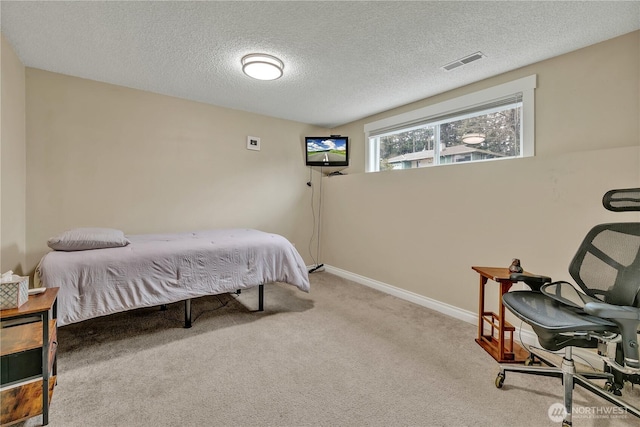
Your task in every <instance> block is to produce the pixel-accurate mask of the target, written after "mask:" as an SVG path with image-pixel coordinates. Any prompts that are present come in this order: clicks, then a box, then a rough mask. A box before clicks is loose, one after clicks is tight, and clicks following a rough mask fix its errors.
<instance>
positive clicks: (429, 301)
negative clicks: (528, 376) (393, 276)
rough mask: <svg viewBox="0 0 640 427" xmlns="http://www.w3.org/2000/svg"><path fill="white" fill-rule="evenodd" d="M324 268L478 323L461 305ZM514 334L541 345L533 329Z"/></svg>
mask: <svg viewBox="0 0 640 427" xmlns="http://www.w3.org/2000/svg"><path fill="white" fill-rule="evenodd" d="M324 269H325V271H326V272H327V273H331V274H335V275H336V276H338V277H342V278H344V279H347V280H351V281H353V282H356V283H359V284H361V285H364V286H368V287H370V288H373V289H376V290H378V291H380V292H384V293H386V294H389V295H393V296H395V297H398V298H400V299H403V300H405V301H409V302H412V303H414V304H418V305H420V306H422V307H426V308H430V309H432V310H435V311H438V312H440V313H442V314H446V315H447V316H451V317H453V318H456V319H459V320H462V321H464V322H467V323H471V324H472V325H477V324H478V314H477V313H474V312H472V311H469V310H465V309H462V308H460V307H456V306H453V305H451V304H447V303H445V302H442V301H438V300H435V299H433V298H429V297H425V296H424V295H420V294H416V293H415V292H411V291H407V290H405V289H401V288H398V287H395V286H392V285H389V284H387V283H383V282H380V281H378V280H374V279H370V278H368V277H365V276H361V275H359V274H355V273H351V272H350V271H346V270H343V269H341V268H337V267H333V266H330V265H326V264H325V266H324ZM514 334H516V336H518V337H520V338H521V339H522V341H523V342H524V343H525V344H527V345H536V346H537V345H539V344H538V339H537V338H536V335H535V334H534V333H533V332H531V331H528V330H524V329H523V330H520V329H519V328H517V327H516V331H515V332H514Z"/></svg>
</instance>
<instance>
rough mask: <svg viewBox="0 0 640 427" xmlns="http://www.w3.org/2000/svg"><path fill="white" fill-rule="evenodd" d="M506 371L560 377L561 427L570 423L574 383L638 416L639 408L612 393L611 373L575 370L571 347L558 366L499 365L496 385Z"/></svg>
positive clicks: (500, 384) (639, 415)
mask: <svg viewBox="0 0 640 427" xmlns="http://www.w3.org/2000/svg"><path fill="white" fill-rule="evenodd" d="M538 357H539V356H538ZM539 358H540V357H539ZM540 359H541V360H542V361H543V362H544V363H546V364H548V365H553V364H552V363H549V362H548V361H547V360H544V359H542V358H540ZM507 372H518V373H522V374H530V375H541V376H546V377H557V378H562V382H563V384H564V412H563V417H564V419H563V421H562V425H563V427H564V426H571V425H572V421H571V415H572V402H573V388H574V386H575V385H576V384H578V385H580V386H581V387H583V388H585V389H587V390H589V391H590V392H592V393H593V394H595V395H597V396H600V397H601V398H603V399H605V400H606V401H608V402H610V403H612V404H614V405H616V406H618V407H620V408H624V409H625V410H626V411H627V413H629V414H632V415H634V416H636V417H638V418H640V409H639V408H636V407H634V406H631V405H630V404H628V403H627V402H624V401H623V400H621V399H619V398H618V397H617V396H615V395H614V394H613V391H615V389H614V387H613V383H614V376H613V374H611V373H607V372H577V371H576V367H575V363H574V361H573V358H572V355H571V347H566V348H565V356H564V358H563V359H562V364H561V365H560V367H554V366H549V367H544V366H540V367H534V366H520V365H500V372H498V376H497V377H496V382H495V384H496V387H498V388H502V386H503V384H504V380H505V377H506V373H507ZM595 379H601V380H606V381H607V385H608V386H607V389H604V388H602V387H600V386H598V385H596V384H594V383H593V382H592V381H590V380H595Z"/></svg>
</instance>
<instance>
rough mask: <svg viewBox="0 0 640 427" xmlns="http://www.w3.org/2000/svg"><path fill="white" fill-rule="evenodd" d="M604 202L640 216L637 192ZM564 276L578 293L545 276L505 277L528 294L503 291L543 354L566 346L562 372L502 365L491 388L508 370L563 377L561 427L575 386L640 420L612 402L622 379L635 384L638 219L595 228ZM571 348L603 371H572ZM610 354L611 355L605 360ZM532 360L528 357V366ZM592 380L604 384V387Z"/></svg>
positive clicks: (611, 195)
mask: <svg viewBox="0 0 640 427" xmlns="http://www.w3.org/2000/svg"><path fill="white" fill-rule="evenodd" d="M603 205H604V206H605V208H606V209H608V210H611V211H616V212H624V211H640V188H634V189H624V190H612V191H609V192H607V194H605V196H604V198H603ZM569 273H570V274H571V277H573V279H574V281H575V283H576V284H577V285H578V287H579V289H577V288H576V287H574V286H573V285H572V284H571V283H568V282H564V281H560V282H551V279H550V278H549V277H545V276H535V277H531V276H526V275H523V274H514V275H512V276H511V278H512V279H514V280H518V281H523V282H525V283H527V284H528V285H529V287H531V290H528V291H513V292H509V293H506V294H505V295H504V296H503V298H502V301H503V303H504V305H505V307H507V309H509V311H511V312H512V313H513V314H515V315H516V316H517V317H518V318H519V319H521V320H522V321H524V322H525V323H527V324H529V325H531V327H532V328H533V330H534V332H535V333H536V334H537V336H538V341H539V342H540V345H541V346H542V347H543V348H544V349H546V350H550V351H557V350H560V349H564V353H565V354H564V358H563V360H562V364H561V366H560V367H553V366H549V367H545V366H539V367H538V366H527V365H530V364H531V363H527V364H526V365H525V366H522V365H512V364H510V365H500V372H499V373H498V376H497V378H496V387H498V388H502V385H503V383H504V380H505V376H506V373H507V372H520V373H527V374H535V375H545V376H553V377H560V378H562V381H563V384H564V421H563V426H570V425H571V405H572V394H573V387H574V385H575V384H578V385H580V386H582V387H584V388H586V389H588V390H590V391H592V392H593V393H595V394H597V395H599V396H601V397H602V398H604V399H606V400H607V401H609V402H611V403H613V404H615V405H617V406H619V407H622V408H625V409H626V411H627V413H629V414H633V415H635V416H637V417H640V409H638V408H637V407H634V406H631V405H630V404H629V403H627V402H624V401H622V400H621V399H620V398H618V397H617V396H619V395H620V394H621V389H622V387H623V384H624V382H625V381H631V382H634V383H640V381H639V378H640V377H639V374H640V361H639V359H640V358H639V357H638V327H639V325H640V222H624V223H611V224H601V225H597V226H595V227H594V228H593V229H592V230H591V231H590V232H589V233H588V234H587V236H586V237H585V239H584V241H583V242H582V244H581V245H580V247H579V248H578V251H577V253H576V255H575V256H574V258H573V260H572V261H571V264H570V266H569ZM572 347H581V348H597V349H598V355H599V357H600V358H601V359H602V360H603V362H604V365H603V366H604V370H603V372H577V371H576V368H575V364H574V361H573V357H572V352H571V349H572ZM608 350H612V351H611V352H612V353H614V354H613V355H612V356H611V357H610V355H609V354H608V353H609V351H608ZM538 356H539V355H538ZM533 358H534V356H533V353H532V356H530V358H529V359H528V362H530V361H532V360H533ZM541 359H542V360H543V361H545V362H546V360H545V359H544V358H541ZM546 364H549V363H548V362H546ZM593 379H603V380H605V385H604V387H600V386H598V385H597V384H595V383H593V382H592V381H590V380H593Z"/></svg>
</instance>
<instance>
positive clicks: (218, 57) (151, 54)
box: [0, 1, 640, 127]
mask: <svg viewBox="0 0 640 427" xmlns="http://www.w3.org/2000/svg"><path fill="white" fill-rule="evenodd" d="M0 14H1V15H0V16H1V25H2V26H1V30H2V33H3V34H4V35H5V37H6V38H7V39H8V40H9V42H10V43H11V45H12V46H13V48H14V49H15V51H16V53H17V54H18V56H19V57H20V58H21V60H22V61H23V63H24V65H26V66H28V67H34V68H40V69H44V70H49V71H54V72H58V73H63V74H69V75H72V76H78V77H83V78H87V79H92V80H98V81H102V82H108V83H113V84H117V85H122V86H127V87H132V88H137V89H143V90H147V91H152V92H156V93H161V94H166V95H171V96H176V97H180V98H186V99H191V100H195V101H200V102H204V103H208V104H214V105H219V106H224V107H229V108H234V109H239V110H244V111H251V112H255V113H260V114H265V115H269V116H273V117H279V118H284V119H289V120H295V121H298V122H304V123H310V124H315V125H319V126H324V127H334V126H337V125H340V124H344V123H348V122H351V121H353V120H357V119H360V118H363V117H366V116H369V115H371V114H375V113H378V112H381V111H384V110H388V109H390V108H393V107H396V106H399V105H404V104H407V103H409V102H412V101H416V100H419V99H423V98H426V97H428V96H432V95H435V94H438V93H441V92H444V91H447V90H450V89H453V88H456V87H460V86H463V85H466V84H469V83H472V82H475V81H478V80H482V79H485V78H487V77H490V76H493V75H496V74H500V73H503V72H506V71H509V70H513V69H516V68H519V67H522V66H525V65H528V64H531V63H534V62H538V61H541V60H544V59H547V58H550V57H553V56H557V55H561V54H564V53H566V52H570V51H572V50H576V49H579V48H582V47H585V46H588V45H591V44H594V43H597V42H600V41H603V40H607V39H610V38H613V37H616V36H618V35H622V34H625V33H629V32H631V31H634V30H637V29H639V28H640V2H637V1H633V2H620V1H604V2H592V1H588V2H580V1H567V2H564V1H550V2H542V1H533V2H529V1H508V2H479V1H472V2H457V1H418V2H408V1H392V2H384V1H374V2H361V1H356V2H344V1H329V2H316V1H303V2H296V1H284V2H247V1H232V2H218V1H208V2H192V1H177V2H164V1H157V2H152V1H141V2H112V1H83V2H74V1H72V2H52V1H45V2H30V1H29V2H26V1H18V2H12V1H2V2H1V3H0ZM477 51H481V52H482V53H484V54H485V55H486V58H483V59H481V60H479V61H476V62H473V63H470V64H468V65H466V66H464V67H460V68H456V69H454V70H452V71H449V72H446V71H443V70H442V68H441V67H442V66H443V65H445V64H448V63H450V62H452V61H455V60H457V59H460V58H462V57H464V56H467V55H469V54H472V53H474V52H477ZM253 52H259V53H269V54H272V55H275V56H277V57H279V58H280V59H282V60H283V61H284V63H285V74H284V76H283V77H282V78H280V79H279V80H275V81H271V82H263V81H258V80H253V79H250V78H248V77H246V76H245V75H244V74H243V73H242V71H241V66H240V58H242V56H244V55H246V54H248V53H253Z"/></svg>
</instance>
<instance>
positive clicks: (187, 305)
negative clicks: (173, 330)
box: [184, 298, 191, 328]
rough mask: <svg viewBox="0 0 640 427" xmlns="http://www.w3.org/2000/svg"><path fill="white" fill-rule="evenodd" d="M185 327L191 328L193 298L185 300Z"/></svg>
mask: <svg viewBox="0 0 640 427" xmlns="http://www.w3.org/2000/svg"><path fill="white" fill-rule="evenodd" d="M184 327H185V328H190V327H191V298H189V299H186V300H184Z"/></svg>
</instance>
